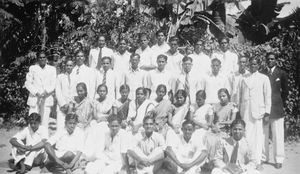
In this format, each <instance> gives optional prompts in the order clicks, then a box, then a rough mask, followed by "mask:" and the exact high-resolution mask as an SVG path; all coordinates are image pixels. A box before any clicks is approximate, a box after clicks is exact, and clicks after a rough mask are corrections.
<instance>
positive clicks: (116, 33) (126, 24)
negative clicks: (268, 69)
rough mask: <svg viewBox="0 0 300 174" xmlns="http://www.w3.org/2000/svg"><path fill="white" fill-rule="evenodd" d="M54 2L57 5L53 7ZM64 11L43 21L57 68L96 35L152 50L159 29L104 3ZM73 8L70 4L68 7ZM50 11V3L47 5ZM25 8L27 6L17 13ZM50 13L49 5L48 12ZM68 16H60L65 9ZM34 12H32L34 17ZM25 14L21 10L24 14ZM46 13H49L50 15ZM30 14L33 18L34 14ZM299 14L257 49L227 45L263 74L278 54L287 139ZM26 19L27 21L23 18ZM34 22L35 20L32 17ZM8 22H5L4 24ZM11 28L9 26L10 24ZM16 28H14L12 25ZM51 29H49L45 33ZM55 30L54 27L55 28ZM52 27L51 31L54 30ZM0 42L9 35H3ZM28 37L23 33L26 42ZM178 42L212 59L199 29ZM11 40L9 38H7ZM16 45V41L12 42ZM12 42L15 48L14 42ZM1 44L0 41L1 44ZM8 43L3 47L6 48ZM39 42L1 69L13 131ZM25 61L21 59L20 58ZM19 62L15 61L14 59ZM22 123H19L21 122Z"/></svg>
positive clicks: (0, 105) (295, 100)
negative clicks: (142, 43)
mask: <svg viewBox="0 0 300 174" xmlns="http://www.w3.org/2000/svg"><path fill="white" fill-rule="evenodd" d="M55 2H56V1H55ZM67 2H70V3H65V4H64V5H61V4H57V5H56V6H55V9H56V12H57V13H56V14H55V17H54V16H53V15H54V14H53V13H49V16H48V17H47V18H45V19H46V26H49V28H48V30H47V36H48V39H47V44H46V46H47V48H48V49H47V50H48V52H49V54H53V53H56V54H57V53H58V55H57V57H56V58H55V57H52V59H51V63H52V64H54V65H56V66H57V67H58V68H61V67H62V65H63V60H64V59H65V57H66V56H68V57H71V58H72V56H73V53H74V51H76V50H77V49H78V48H82V49H84V50H86V52H88V50H89V49H90V48H91V47H93V46H95V41H96V40H95V39H96V38H97V36H98V35H99V34H104V35H107V36H109V37H108V38H107V39H108V41H109V42H108V46H109V47H112V48H116V47H117V41H118V39H120V38H126V39H127V40H128V43H129V44H128V45H129V48H128V49H129V50H131V51H132V50H134V49H136V48H137V46H138V45H137V37H138V35H139V33H141V32H146V33H148V34H149V35H150V38H151V44H154V43H155V39H154V34H155V32H156V31H157V30H158V29H159V28H158V25H156V22H157V21H156V19H155V17H153V16H149V15H145V14H141V13H139V12H138V11H137V10H136V9H135V8H133V7H131V6H128V5H127V4H126V3H125V2H126V1H120V2H119V1H118V3H115V2H113V1H109V2H108V3H106V4H102V5H99V4H87V3H85V1H76V2H77V3H75V4H74V2H75V1H67ZM71 2H72V3H71ZM47 5H48V6H49V5H52V4H51V3H48V4H47ZM22 8H26V6H24V7H22ZM49 8H50V9H53V5H52V6H51V7H49ZM66 8H67V9H68V10H65V9H66ZM38 9H39V8H37V9H32V10H33V11H34V10H37V11H38ZM24 11H26V10H24ZM50 12H51V10H50ZM33 14H35V13H33ZM299 14H300V13H299V12H298V13H297V15H295V16H294V17H293V19H292V20H291V21H289V22H288V24H286V25H282V27H278V28H279V30H278V31H277V33H278V34H277V35H276V37H273V39H272V40H270V41H269V42H266V43H264V44H262V45H257V46H253V45H238V44H234V45H232V49H233V50H234V51H236V52H237V53H239V54H240V55H246V56H247V57H251V56H259V57H261V59H262V60H263V66H262V70H263V69H264V68H265V65H264V55H265V53H266V52H268V51H270V50H273V51H276V52H277V53H278V65H279V66H280V67H282V68H283V69H284V70H286V71H287V73H288V75H289V86H290V92H289V96H288V103H287V108H286V114H287V117H286V119H285V120H286V128H287V133H288V135H289V138H290V139H294V138H296V137H297V136H299V132H300V131H299V129H300V122H299V118H300V111H299V102H300V94H299V83H300V77H299V74H300V72H299V71H300V65H299V62H300V60H299V57H300V56H299V55H300V54H299V53H300V50H299V49H300V45H299V44H300V17H299ZM28 18H30V17H28ZM31 18H32V19H35V18H36V15H33V16H32V17H31ZM6 20H9V19H6ZM35 21H36V22H34V20H33V22H32V25H38V21H37V20H35ZM11 25H13V24H11ZM16 25H19V24H16ZM50 25H51V27H50ZM54 26H55V27H54ZM53 27H54V28H53ZM197 33H198V34H197ZM4 34H6V35H5V36H7V35H8V33H4ZM27 34H28V33H23V35H22V37H26V35H27ZM177 34H178V35H179V36H180V37H181V38H182V39H185V40H187V41H188V42H182V44H184V45H181V46H185V45H186V44H193V43H194V42H195V40H196V39H197V38H199V37H200V38H201V39H203V40H204V41H205V48H204V49H205V50H204V51H205V52H206V53H207V54H211V52H212V50H214V49H217V42H216V39H215V38H214V37H213V36H211V35H209V34H208V33H205V31H203V29H202V28H198V27H197V26H189V27H188V28H182V30H179V32H178V33H177ZM11 39H12V38H11ZM14 39H16V38H14ZM18 41H19V40H18V39H17V40H15V41H14V42H18ZM1 42H2V40H1ZM9 42H12V40H9V41H7V43H9ZM40 43H41V41H40V40H39V41H38V42H34V43H30V44H32V45H31V46H30V47H26V48H23V47H22V45H19V47H21V48H22V51H15V55H13V54H12V53H14V52H10V54H11V55H9V54H7V56H6V59H7V60H10V61H9V63H7V64H6V65H2V67H1V72H0V114H1V115H0V117H2V118H4V120H5V121H7V123H10V124H11V125H15V124H16V123H19V122H20V120H22V119H23V118H25V119H26V116H27V112H28V109H27V106H26V101H27V96H28V92H27V90H26V89H25V88H24V87H23V85H24V81H25V76H26V73H27V72H28V67H29V66H30V65H31V64H33V63H34V60H35V52H34V51H35V48H36V45H39V44H40ZM4 50H5V51H9V49H7V48H6V47H5V48H4V47H1V51H2V52H3V51H4ZM19 55H25V56H19ZM16 56H19V57H16ZM21 122H22V121H21Z"/></svg>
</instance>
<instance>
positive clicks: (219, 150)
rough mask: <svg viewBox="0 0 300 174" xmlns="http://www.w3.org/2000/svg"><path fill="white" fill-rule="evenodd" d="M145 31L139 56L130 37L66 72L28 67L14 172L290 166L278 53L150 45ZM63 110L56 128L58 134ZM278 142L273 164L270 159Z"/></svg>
mask: <svg viewBox="0 0 300 174" xmlns="http://www.w3.org/2000/svg"><path fill="white" fill-rule="evenodd" d="M149 39H150V38H149V35H148V34H147V33H140V34H139V40H138V45H139V48H137V49H136V50H135V51H134V52H129V50H128V49H127V48H128V42H127V40H126V39H122V38H121V39H120V40H118V47H117V48H116V49H115V50H112V49H110V48H108V47H107V40H106V36H105V35H98V36H97V47H93V48H91V49H90V50H89V52H86V51H85V50H83V49H78V50H76V52H75V54H74V55H68V56H67V58H66V59H65V60H64V63H63V66H64V67H63V68H62V70H60V72H59V73H58V70H57V69H56V67H55V66H52V65H50V63H49V61H48V58H49V55H48V54H47V53H46V52H44V51H39V52H38V53H37V56H36V64H34V65H31V66H30V67H29V70H28V73H27V74H26V81H25V84H24V86H25V88H26V90H28V92H29V96H28V100H27V105H28V107H29V114H28V117H27V118H28V120H26V121H27V123H28V126H27V127H25V128H24V129H22V130H21V131H19V132H18V133H17V134H16V135H14V136H13V137H11V139H10V144H11V145H12V152H11V154H12V158H13V159H12V160H10V167H11V168H12V169H14V170H15V171H17V173H19V174H23V173H26V172H28V171H30V170H31V169H32V168H33V167H37V166H38V167H40V168H41V172H44V173H47V172H53V173H59V172H62V173H67V174H71V173H74V172H75V171H77V170H81V171H82V173H85V174H100V173H101V174H102V173H103V174H122V173H127V174H135V173H138V174H152V173H154V174H174V173H180V174H200V173H211V174H242V173H243V174H259V173H260V172H261V171H262V170H263V166H262V165H263V164H264V163H270V161H272V162H274V164H273V165H274V167H275V168H276V169H280V168H282V165H284V160H285V150H284V107H285V105H286V100H287V95H288V82H287V74H286V73H285V72H284V71H283V70H282V69H280V68H279V67H278V66H277V59H278V57H277V54H276V53H274V52H268V53H267V54H266V55H264V57H265V60H266V63H267V69H266V71H265V72H261V71H259V70H260V66H261V62H262V60H261V59H260V58H258V57H256V56H253V57H247V56H246V55H245V56H240V55H239V54H237V53H236V52H234V51H232V50H231V49H230V44H231V43H230V39H228V38H227V37H223V38H220V39H219V40H218V43H219V48H220V51H217V50H215V51H213V52H212V54H210V55H206V53H205V52H204V51H203V47H204V45H205V42H206V41H205V40H197V41H196V42H195V44H194V45H193V47H192V49H186V50H184V53H183V52H182V51H180V50H179V39H178V38H177V37H176V36H173V37H170V38H169V39H168V42H167V41H166V33H165V32H164V31H163V30H158V31H157V32H156V39H157V43H156V44H155V45H153V46H151V47H150V46H149ZM53 107H55V108H56V118H55V123H56V131H55V132H54V133H53V134H52V135H51V134H50V132H49V129H50V127H51V124H50V112H51V108H53ZM270 143H271V144H272V147H273V149H272V150H273V153H272V154H273V155H272V157H273V158H274V159H272V160H271V159H270V155H269V154H270V150H269V145H270Z"/></svg>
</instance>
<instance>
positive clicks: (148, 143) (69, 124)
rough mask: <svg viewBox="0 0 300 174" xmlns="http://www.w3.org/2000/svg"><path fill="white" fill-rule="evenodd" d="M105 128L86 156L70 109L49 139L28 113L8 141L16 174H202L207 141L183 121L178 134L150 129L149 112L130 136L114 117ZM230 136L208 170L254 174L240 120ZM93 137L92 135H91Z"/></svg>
mask: <svg viewBox="0 0 300 174" xmlns="http://www.w3.org/2000/svg"><path fill="white" fill-rule="evenodd" d="M107 121H108V130H107V131H106V132H98V134H97V135H96V136H97V141H98V143H97V149H96V155H95V158H94V159H92V160H88V159H86V158H85V157H86V154H85V153H84V149H85V148H86V147H84V146H85V145H84V141H83V139H84V136H85V135H84V130H83V129H82V128H81V127H79V126H78V125H79V119H78V116H77V115H76V114H75V113H69V114H67V115H66V117H65V127H64V128H63V129H62V130H59V131H57V132H56V133H55V134H54V135H53V136H51V137H50V138H48V136H47V134H46V133H45V132H47V131H46V130H45V128H44V127H43V126H40V123H41V117H40V115H39V114H37V113H32V114H31V115H30V116H29V125H28V127H26V128H25V129H23V130H22V131H20V132H18V133H17V134H16V135H15V136H14V137H13V138H12V139H11V140H10V143H11V144H12V146H13V149H12V156H13V158H14V162H15V166H14V167H15V168H16V170H18V173H26V171H27V170H30V169H31V168H32V167H33V166H38V165H42V166H46V167H47V168H48V169H50V168H55V169H57V170H58V169H59V170H61V171H65V172H66V173H68V174H69V173H72V172H73V171H74V170H76V169H78V168H81V167H82V165H81V163H82V161H85V162H86V163H87V164H86V166H85V167H84V171H85V173H86V174H90V173H91V174H98V173H113V174H116V173H132V172H133V170H135V171H136V172H137V173H141V174H150V173H170V174H171V173H186V174H195V173H200V172H201V167H202V166H203V164H204V163H205V162H207V156H208V155H209V154H208V153H209V152H208V150H207V148H208V146H209V145H208V144H205V143H204V140H203V139H204V138H203V137H201V136H200V135H201V133H199V132H201V130H202V129H197V128H196V126H195V124H194V122H193V121H191V120H189V119H187V120H184V121H183V123H182V125H181V133H180V134H176V132H175V131H174V130H173V129H168V130H167V131H166V135H165V137H164V135H162V134H161V133H159V132H157V131H155V130H156V128H155V127H156V126H155V125H156V121H155V119H154V117H153V116H149V115H147V116H145V117H144V118H143V120H142V127H143V130H142V131H139V132H138V133H136V134H135V135H132V134H131V133H129V132H128V131H126V130H125V129H122V128H121V126H122V119H121V118H120V117H119V116H118V115H110V116H109V117H107ZM230 130H231V136H228V137H226V138H222V139H221V140H220V143H219V145H218V148H217V151H216V154H215V155H214V158H213V159H211V161H212V163H213V164H214V168H213V170H212V174H219V173H221V174H230V173H243V174H246V173H247V174H256V173H259V172H258V171H256V170H255V166H256V164H255V160H254V159H253V158H252V155H251V154H252V153H251V151H250V148H249V145H248V143H247V141H246V139H245V137H244V133H245V122H244V121H243V120H241V119H235V120H234V121H233V122H232V123H231V126H230ZM94 138H96V137H94Z"/></svg>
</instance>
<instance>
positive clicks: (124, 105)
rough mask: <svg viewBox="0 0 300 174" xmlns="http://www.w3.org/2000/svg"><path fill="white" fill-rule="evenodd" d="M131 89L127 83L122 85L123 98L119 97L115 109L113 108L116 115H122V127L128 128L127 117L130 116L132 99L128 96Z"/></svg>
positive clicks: (114, 104)
mask: <svg viewBox="0 0 300 174" xmlns="http://www.w3.org/2000/svg"><path fill="white" fill-rule="evenodd" d="M129 91H130V88H129V86H128V85H127V84H123V85H122V86H121V87H120V94H121V98H119V99H117V100H116V101H115V102H114V103H113V109H112V112H113V114H114V115H118V116H119V117H121V120H122V123H121V127H122V128H123V129H125V128H126V119H127V116H128V110H129V103H130V101H131V100H130V99H129V98H128V95H129Z"/></svg>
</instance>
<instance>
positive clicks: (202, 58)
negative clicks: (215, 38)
mask: <svg viewBox="0 0 300 174" xmlns="http://www.w3.org/2000/svg"><path fill="white" fill-rule="evenodd" d="M203 44H204V43H203V41H201V40H198V41H197V42H196V43H195V47H194V50H195V51H194V53H193V54H191V55H189V57H191V58H192V59H193V68H192V72H193V73H197V74H200V75H202V76H204V75H208V74H209V73H210V70H211V69H210V65H211V60H210V57H208V56H207V55H206V54H204V53H203V52H202V49H203Z"/></svg>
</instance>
